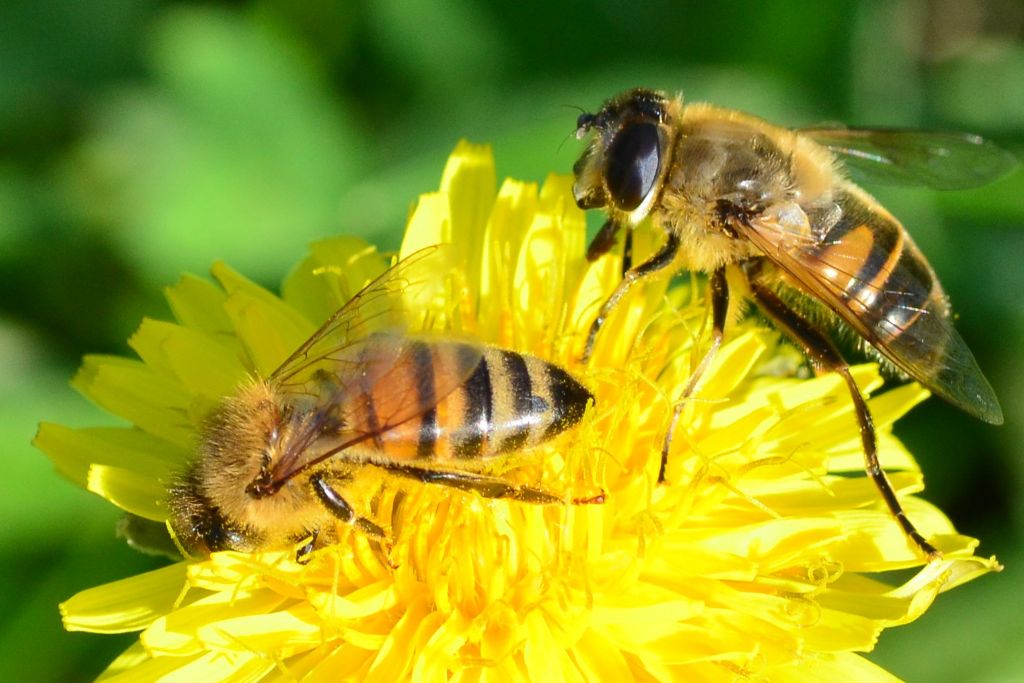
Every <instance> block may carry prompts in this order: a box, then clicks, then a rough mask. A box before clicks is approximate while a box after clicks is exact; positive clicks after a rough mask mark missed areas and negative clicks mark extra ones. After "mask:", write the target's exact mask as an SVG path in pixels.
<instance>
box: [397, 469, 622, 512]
mask: <svg viewBox="0 0 1024 683" xmlns="http://www.w3.org/2000/svg"><path fill="white" fill-rule="evenodd" d="M377 467H380V468H382V469H385V470H387V471H388V472H391V473H392V474H397V475H399V476H402V477H408V478H409V479H415V480H416V481H420V482H423V483H424V484H440V485H441V486H450V487H451V488H455V489H459V490H460V491H475V492H476V493H478V494H480V495H481V496H483V497H484V498H511V499H512V500H518V501H522V502H524V503H534V504H538V505H550V504H553V503H564V502H565V499H564V498H563V497H562V496H559V495H557V494H554V493H551V492H550V491H545V490H544V489H540V488H536V487H533V486H527V485H524V484H513V483H511V482H509V481H506V480H505V479H502V478H500V477H492V476H488V475H486V474H478V473H476V472H464V471H461V470H459V471H455V470H433V469H428V468H425V467H417V466H415V465H401V464H398V463H379V464H377ZM603 502H604V494H603V493H602V494H599V495H596V496H590V497H587V498H574V499H573V500H572V503H573V504H574V505H588V504H591V503H603Z"/></svg>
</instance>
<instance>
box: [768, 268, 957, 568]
mask: <svg viewBox="0 0 1024 683" xmlns="http://www.w3.org/2000/svg"><path fill="white" fill-rule="evenodd" d="M750 291H751V293H752V294H753V296H754V299H755V301H756V302H757V305H758V307H759V308H760V309H761V311H762V312H764V313H765V315H767V316H768V317H769V318H771V319H772V320H773V321H774V322H775V323H776V324H777V325H778V326H779V328H780V329H782V330H783V331H784V332H786V334H788V335H789V337H790V338H791V339H793V340H794V341H796V342H797V343H798V344H799V345H800V346H802V347H803V348H804V351H805V352H806V353H807V356H808V358H810V360H811V363H813V364H814V366H815V367H816V368H818V369H821V370H830V371H832V372H836V373H839V375H840V376H841V377H842V378H843V380H844V381H845V382H846V386H847V387H848V388H849V390H850V398H852V399H853V405H854V408H855V412H856V414H857V422H858V424H859V425H860V440H861V445H862V447H863V449H864V469H865V471H866V472H867V474H868V476H869V477H871V480H872V481H874V483H875V486H877V487H878V491H879V493H881V494H882V499H883V500H884V501H885V504H886V505H887V506H888V507H889V511H890V512H892V515H893V516H894V517H895V518H896V521H897V522H899V525H900V527H901V528H902V529H903V533H905V534H906V535H907V536H908V537H909V538H910V540H912V541H913V542H914V544H915V545H916V546H917V547H918V548H920V549H921V551H922V552H923V553H924V554H925V555H927V556H928V559H929V560H934V559H937V558H939V557H941V553H940V552H939V551H938V550H937V549H936V548H935V546H933V545H932V544H930V543H929V542H928V541H926V540H925V539H924V536H922V535H921V533H920V532H919V531H918V530H917V528H916V527H915V526H914V524H913V523H912V522H911V521H910V519H909V518H908V517H907V514H906V512H904V510H903V506H902V505H900V501H899V498H898V497H897V496H896V492H895V491H893V488H892V484H891V483H890V482H889V478H888V477H887V476H886V475H885V470H883V469H882V466H881V464H879V462H878V439H877V437H876V435H875V426H874V422H873V421H872V419H871V412H870V411H869V410H868V405H867V403H866V402H865V401H864V396H863V395H861V393H860V389H858V388H857V384H856V383H855V382H854V381H853V376H852V375H851V374H850V366H849V365H848V364H847V363H846V361H845V360H843V358H842V356H841V355H840V354H839V351H838V350H837V349H836V347H835V345H834V344H832V342H831V341H829V340H828V338H826V337H825V336H824V335H823V334H822V333H821V332H820V331H818V330H817V329H816V328H815V327H814V326H813V325H811V323H810V322H809V321H807V320H806V319H805V318H803V317H802V316H800V315H799V314H797V313H796V312H795V311H793V310H792V309H791V308H790V307H789V306H787V305H786V303H785V302H783V301H782V299H780V298H779V297H778V296H777V295H776V294H775V292H773V291H772V290H770V289H768V288H767V287H766V286H764V285H763V284H761V283H759V282H758V281H757V280H756V279H754V278H752V279H751V281H750Z"/></svg>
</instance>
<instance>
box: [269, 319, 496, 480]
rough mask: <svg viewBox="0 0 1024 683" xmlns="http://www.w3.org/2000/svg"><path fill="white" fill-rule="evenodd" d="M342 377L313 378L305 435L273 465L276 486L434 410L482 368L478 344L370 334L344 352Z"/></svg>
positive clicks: (333, 374) (330, 373) (334, 374)
mask: <svg viewBox="0 0 1024 683" xmlns="http://www.w3.org/2000/svg"><path fill="white" fill-rule="evenodd" d="M345 354H346V356H347V358H346V362H345V365H344V366H343V370H342V371H338V372H335V371H334V369H333V368H330V369H325V371H324V372H321V373H320V374H318V376H317V377H315V378H314V379H312V380H311V381H310V383H309V385H308V386H307V388H306V391H307V393H309V394H313V393H315V394H316V396H315V398H313V399H312V403H311V404H310V406H311V407H310V410H309V411H308V415H309V416H311V419H310V420H308V421H307V422H306V423H304V424H303V434H301V435H296V436H295V438H293V439H292V440H291V442H290V444H291V445H290V448H289V451H288V452H287V453H284V454H282V455H281V457H280V459H279V460H278V461H277V462H276V463H275V465H274V471H273V472H272V477H273V479H274V480H275V481H277V482H278V484H280V483H283V482H284V481H287V480H288V479H290V478H292V477H294V476H295V475H296V474H298V473H300V472H302V471H305V470H307V469H309V468H310V467H313V466H315V465H317V464H319V463H321V462H323V461H325V460H327V459H328V458H331V457H334V456H335V455H337V454H339V453H341V452H342V451H344V450H346V449H348V448H351V447H353V446H355V445H357V444H360V443H364V442H368V441H369V442H375V441H383V440H386V436H387V434H388V432H390V431H391V430H393V429H395V428H396V427H398V426H399V425H401V424H403V423H405V422H407V421H409V420H412V419H413V418H417V417H419V416H422V415H424V414H426V413H427V412H429V411H431V410H433V409H434V408H435V407H436V406H437V405H438V404H439V403H440V402H441V401H443V400H444V399H445V398H446V397H447V396H448V395H449V394H451V393H452V392H453V391H455V390H456V389H458V388H459V387H461V386H463V385H464V384H465V383H466V382H467V381H468V380H469V378H470V376H471V375H472V374H473V373H474V372H475V371H476V369H477V367H478V366H479V365H480V362H481V359H482V356H483V347H482V346H481V345H479V344H476V343H471V342H464V341H452V340H447V339H436V340H435V339H431V338H428V337H410V336H406V335H400V334H389V333H375V334H373V335H371V336H370V337H367V338H364V339H362V340H360V341H359V342H357V343H354V344H351V345H349V346H348V347H347V348H346V349H345Z"/></svg>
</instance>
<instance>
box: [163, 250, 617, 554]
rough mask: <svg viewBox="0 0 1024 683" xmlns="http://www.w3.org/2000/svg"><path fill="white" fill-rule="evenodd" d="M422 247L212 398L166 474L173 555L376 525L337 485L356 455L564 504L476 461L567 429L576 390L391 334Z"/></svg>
mask: <svg viewBox="0 0 1024 683" xmlns="http://www.w3.org/2000/svg"><path fill="white" fill-rule="evenodd" d="M437 252H438V249H437V248H428V249H425V250H422V251H420V252H416V253H415V254H413V255H411V256H410V257H408V258H406V259H404V260H402V261H400V262H398V264H396V265H395V266H393V267H392V268H390V269H388V270H387V271H385V272H384V274H383V275H381V276H380V277H378V278H377V279H376V280H374V281H372V282H371V283H370V284H368V285H367V286H366V287H365V288H363V289H362V290H361V291H360V292H359V293H358V294H356V296H354V297H353V298H352V299H350V300H349V301H348V302H347V303H345V304H344V305H343V306H342V307H341V308H340V309H339V310H338V311H337V312H335V313H334V315H332V316H331V317H330V318H329V319H328V320H327V322H326V323H324V325H323V326H322V327H321V328H320V329H319V330H318V331H317V332H316V333H314V334H313V336H312V337H310V338H309V339H308V340H307V341H306V342H305V343H304V344H302V345H301V346H300V347H299V348H298V349H297V350H296V351H295V352H294V353H293V354H292V355H291V356H290V357H289V358H288V359H287V360H285V361H284V362H283V363H282V364H281V366H280V367H279V368H278V369H277V370H275V371H274V372H273V373H272V374H271V375H270V376H269V377H267V378H260V377H256V378H253V379H251V380H250V381H248V382H246V383H245V384H243V385H242V386H241V387H239V389H238V390H237V391H236V392H235V393H234V394H233V395H231V396H228V397H226V398H225V399H224V400H223V401H222V402H221V404H220V406H219V407H218V408H217V409H216V410H215V411H214V413H213V415H212V416H211V418H210V419H209V420H208V421H207V424H206V426H205V428H204V429H203V431H202V433H201V434H200V440H199V445H198V448H197V451H196V455H195V457H194V459H193V460H192V462H191V463H189V465H188V467H187V469H185V471H183V472H182V473H181V475H180V476H179V477H178V479H177V481H176V482H175V483H174V484H173V485H172V486H171V487H170V492H169V497H168V507H169V509H170V524H171V528H172V529H173V531H174V533H175V536H176V538H177V539H178V541H179V543H181V545H182V547H183V548H184V549H185V550H186V551H187V552H189V553H199V554H206V553H209V552H212V551H217V550H238V551H243V552H255V551H259V550H273V549H282V548H288V547H293V546H295V545H296V544H298V543H301V542H302V541H304V540H306V541H307V542H306V543H305V544H304V545H303V546H301V547H300V548H299V550H298V553H297V555H296V559H298V560H300V561H305V560H307V559H308V557H309V554H310V553H311V552H312V551H313V550H314V549H315V548H317V547H320V546H322V545H324V544H327V543H331V542H333V541H334V540H336V536H337V531H336V530H337V523H338V522H339V521H340V522H345V523H348V524H353V525H355V526H356V527H357V528H359V529H361V530H362V531H363V532H365V533H367V534H369V535H370V536H372V537H376V538H378V539H380V538H383V537H384V535H385V532H384V530H383V529H381V528H380V527H379V526H378V525H377V524H375V523H374V522H373V521H371V520H370V519H368V518H367V517H365V516H363V515H362V514H360V513H359V512H358V511H357V510H356V509H354V508H353V506H351V505H350V504H349V503H348V501H346V499H345V498H344V496H343V494H342V491H343V489H344V486H345V484H346V483H347V482H348V481H349V480H350V479H352V478H353V477H354V476H355V475H356V474H357V473H358V471H359V470H360V468H377V469H379V470H383V471H385V472H389V473H391V474H393V475H396V476H400V477H405V478H411V479H414V480H417V481H420V482H424V483H429V484H438V485H442V486H448V487H451V488H456V489H462V490H465V491H475V492H476V493H478V494H480V495H481V496H484V497H487V498H511V499H514V500H519V501H523V502H527V503H537V504H551V503H563V502H565V499H564V498H563V496H560V495H557V494H555V493H552V492H549V491H546V490H544V489H542V488H539V487H535V486H530V485H524V484H519V483H515V482H512V481H508V480H506V479H504V478H501V477H496V476H491V475H489V474H487V473H486V472H484V471H482V467H481V466H482V465H483V464H485V463H486V461H487V460H488V459H493V458H495V457H496V456H500V455H504V454H508V453H511V452H514V451H519V450H521V449H525V448H528V447H531V446H535V445H537V444H540V443H542V442H545V441H547V440H550V439H552V438H554V437H555V436H556V435H558V434H560V433H561V432H563V431H565V430H568V429H570V428H572V427H573V426H575V425H576V424H577V423H579V421H580V420H581V418H582V417H583V414H584V411H585V410H586V407H587V403H588V402H589V401H591V400H593V397H592V395H591V394H590V392H589V391H587V389H586V388H585V387H584V386H583V385H581V384H580V383H579V382H578V381H577V380H576V379H574V378H573V377H572V376H571V375H570V374H569V373H567V372H566V371H565V370H563V369H562V368H560V367H558V366H556V365H553V364H551V363H548V362H546V361H543V360H541V359H539V358H535V357H532V356H527V355H524V354H519V353H515V352H512V351H508V350H505V349H501V348H498V347H494V346H488V345H484V344H479V343H475V342H471V341H465V340H460V339H457V338H453V337H445V336H432V335H429V334H409V333H405V332H403V331H401V330H400V327H398V325H400V323H401V321H402V318H403V315H404V313H403V309H402V306H401V304H400V303H399V302H401V301H402V297H403V296H405V295H406V294H408V293H410V292H414V291H417V288H420V287H423V286H425V284H426V283H433V282H436V281H437V280H438V279H439V275H438V273H443V272H445V271H444V270H443V269H440V266H439V264H438V263H435V262H434V261H435V257H436V254H437ZM602 500H603V496H601V495H595V496H592V497H590V498H579V499H575V500H574V501H573V502H575V503H596V502H601V501H602Z"/></svg>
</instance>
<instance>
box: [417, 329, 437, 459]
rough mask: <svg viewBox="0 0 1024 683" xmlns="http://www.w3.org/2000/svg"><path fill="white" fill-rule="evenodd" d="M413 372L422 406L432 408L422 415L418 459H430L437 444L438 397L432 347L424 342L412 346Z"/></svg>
mask: <svg viewBox="0 0 1024 683" xmlns="http://www.w3.org/2000/svg"><path fill="white" fill-rule="evenodd" d="M412 362H413V370H414V371H415V373H416V391H417V393H418V395H419V404H420V405H421V406H430V408H428V409H427V410H425V411H424V412H423V413H422V414H421V415H420V432H419V443H418V444H417V446H416V457H417V458H429V457H431V456H433V455H434V449H435V446H436V444H437V433H438V427H437V396H436V395H435V388H434V357H433V354H432V353H431V352H430V347H429V346H427V345H426V344H424V343H423V342H414V343H413V345H412Z"/></svg>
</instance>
